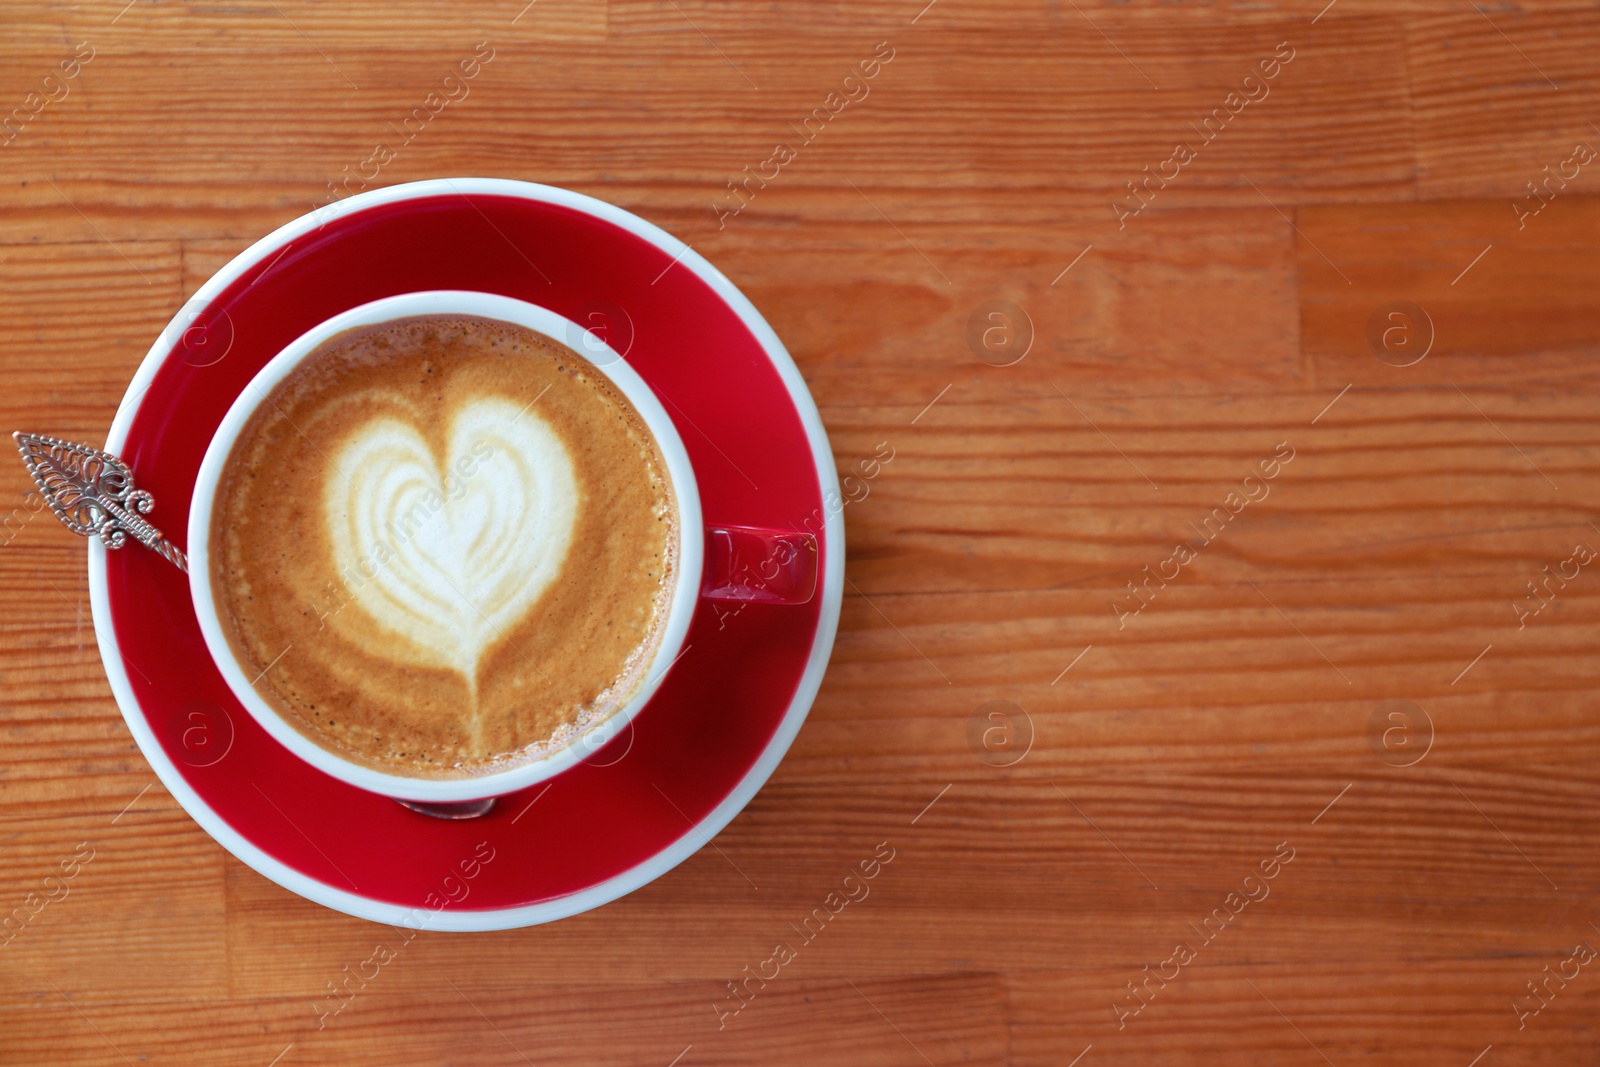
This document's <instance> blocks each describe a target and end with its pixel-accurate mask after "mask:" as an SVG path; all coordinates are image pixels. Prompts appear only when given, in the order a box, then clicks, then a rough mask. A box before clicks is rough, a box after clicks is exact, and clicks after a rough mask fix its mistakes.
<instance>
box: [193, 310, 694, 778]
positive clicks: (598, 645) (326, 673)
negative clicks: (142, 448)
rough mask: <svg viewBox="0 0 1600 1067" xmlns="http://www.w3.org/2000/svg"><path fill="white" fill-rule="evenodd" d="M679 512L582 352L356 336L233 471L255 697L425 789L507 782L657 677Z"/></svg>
mask: <svg viewBox="0 0 1600 1067" xmlns="http://www.w3.org/2000/svg"><path fill="white" fill-rule="evenodd" d="M676 543H677V516H676V514H675V511H674V509H673V504H672V494H671V488H670V484H669V482H668V479H667V474H666V466H665V463H664V462H663V460H662V457H661V454H660V451H659V449H658V448H657V446H656V443H655V439H654V437H653V436H652V435H651V433H650V431H649V429H648V428H647V427H646V426H645V424H644V422H643V420H642V419H641V418H640V417H639V415H638V413H637V412H636V411H635V410H634V408H633V406H632V404H631V403H629V401H628V400H627V398H626V397H624V396H623V395H622V393H621V392H620V391H619V390H618V389H617V388H616V387H615V386H614V385H612V383H611V382H610V380H609V379H607V378H606V377H605V376H604V375H603V374H601V373H600V372H599V371H598V370H596V369H595V368H594V367H593V366H592V365H591V364H589V363H588V362H587V361H586V360H584V359H583V358H582V357H581V356H579V355H578V354H576V353H574V352H573V351H571V350H570V349H568V348H566V347H565V346H563V345H560V344H557V343H556V342H554V341H551V340H550V339H548V338H545V337H543V336H541V335H539V334H537V333H534V332H533V331H531V330H526V329H523V328H521V327H517V326H512V325H510V324H506V323H501V322H494V321H489V320H484V319H476V318H471V317H466V316H423V317H417V318H411V319H402V320H397V321H394V322H389V323H384V324H380V325H378V326H372V327H362V328H359V329H356V330H352V331H349V332H347V333H344V334H341V335H339V336H338V337H335V338H333V339H332V340H330V341H328V342H326V343H324V345H323V346H322V347H321V348H320V349H319V350H318V351H316V352H314V353H312V354H311V355H310V356H308V357H307V358H306V359H305V360H304V361H303V362H302V363H301V364H300V366H299V367H297V368H296V369H295V370H294V371H293V372H292V373H291V374H290V375H289V376H288V377H287V378H286V379H285V380H284V381H283V382H282V383H280V384H279V385H278V386H277V388H276V389H274V390H273V392H272V393H271V395H270V396H269V397H268V398H267V400H266V401H265V402H264V403H262V404H261V406H260V407H259V408H258V409H257V411H256V413H255V414H254V415H253V416H252V417H251V419H250V421H249V422H248V423H247V424H246V426H245V428H244V431H243V432H242V433H241V435H240V437H239V440H238V442H237V443H236V444H235V445H234V448H233V451H232V453H231V454H230V455H229V457H228V460H227V462H226V464H225V465H224V471H223V476H222V481H221V484H220V486H219V489H218V495H217V504H216V508H215V511H214V516H213V526H212V530H211V570H212V573H211V579H212V586H213V589H214V590H215V591H216V595H217V597H218V599H219V608H220V609H221V610H220V611H219V614H220V615H221V616H222V619H223V625H224V628H225V629H226V630H227V631H228V640H229V643H230V644H231V645H232V647H233V649H234V652H235V654H236V655H237V656H238V658H239V660H240V662H241V663H242V664H243V666H244V668H245V670H246V673H247V674H248V675H250V676H252V677H255V676H257V675H259V676H260V677H259V679H258V680H257V681H256V682H255V688H256V689H257V691H258V692H260V693H261V695H262V696H263V697H264V698H265V699H266V700H267V701H268V703H270V704H271V705H272V706H273V707H274V708H276V709H277V710H278V711H279V713H280V714H282V715H283V716H284V717H285V718H286V719H287V720H288V721H289V722H291V723H292V724H293V725H294V726H295V727H296V728H297V729H299V730H300V731H301V732H302V733H304V734H306V735H307V736H308V737H310V738H311V739H312V740H314V741H316V742H317V743H319V744H321V745H322V746H323V747H325V748H328V749H331V750H333V751H335V752H337V753H338V754H340V755H342V756H344V757H346V758H348V759H351V760H353V761H355V762H357V763H361V764H363V765H366V766H369V767H373V768H376V769H378V770H383V771H387V772H389V773H393V774H402V775H408V776H412V777H426V778H453V777H466V776H471V775H474V774H482V773H487V772H491V771H497V770H503V769H505V768H506V767H508V766H511V765H514V764H516V763H518V762H522V761H524V760H527V759H530V758H534V757H537V756H539V755H542V754H545V753H546V752H548V751H549V750H551V749H552V748H556V747H560V746H561V745H563V744H565V743H567V742H568V741H569V740H570V738H571V735H572V733H573V732H574V731H576V730H582V729H585V728H587V727H588V726H590V725H592V724H594V723H596V722H599V721H600V720H602V719H604V718H605V717H606V716H608V715H610V714H611V713H613V712H614V711H616V710H617V709H618V708H620V707H621V706H622V705H623V704H625V703H626V702H627V701H628V700H629V699H630V698H631V697H632V696H633V695H634V693H635V692H636V691H637V689H638V687H639V685H640V684H641V683H642V681H643V674H644V670H645V668H646V667H647V665H648V661H649V659H650V657H651V656H652V654H653V653H654V651H655V648H656V646H657V643H658V641H659V638H660V630H661V627H662V624H663V622H664V620H665V617H666V614H667V608H668V600H669V598H670V596H671V590H672V584H673V581H674V577H675V570H676V565H677V560H676V558H675V555H674V546H675V545H676Z"/></svg>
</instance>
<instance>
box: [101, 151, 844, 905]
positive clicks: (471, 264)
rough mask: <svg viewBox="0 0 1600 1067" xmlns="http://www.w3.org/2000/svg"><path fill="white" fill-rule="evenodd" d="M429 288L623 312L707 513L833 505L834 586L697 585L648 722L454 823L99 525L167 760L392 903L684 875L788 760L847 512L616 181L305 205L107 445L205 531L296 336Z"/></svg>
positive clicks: (184, 334)
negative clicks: (281, 720)
mask: <svg viewBox="0 0 1600 1067" xmlns="http://www.w3.org/2000/svg"><path fill="white" fill-rule="evenodd" d="M423 289H476V290H482V291H485V292H492V293H501V294H504V295H507V296H512V297H516V298H519V299H522V300H527V301H529V302H531V303H535V304H539V305H541V306H544V307H547V308H550V309H551V310H553V311H556V312H559V313H560V314H562V315H564V316H566V317H567V318H569V319H572V320H575V321H578V322H580V323H584V324H591V323H592V324H595V325H596V328H597V329H599V328H600V327H601V326H604V327H605V328H606V329H608V330H609V331H611V332H610V333H609V335H608V336H607V338H606V339H607V340H608V341H609V342H610V343H611V344H612V346H613V347H615V348H617V349H618V350H619V351H625V355H626V358H627V360H628V362H629V363H630V364H631V365H632V366H633V367H634V369H636V370H637V371H638V372H639V373H640V375H642V376H643V377H644V378H645V380H646V381H647V382H649V384H650V385H651V387H652V388H653V389H654V390H655V391H656V393H657V395H658V396H660V397H661V399H662V401H663V402H664V406H665V407H666V408H667V410H668V412H669V413H671V415H672V416H673V419H674V421H675V422H676V424H677V428H678V432H679V433H680V435H681V436H682V437H683V441H684V444H685V445H686V446H687V448H688V450H689V456H690V459H691V461H692V462H693V465H694V470H695V477H696V478H697V479H698V481H699V487H700V494H701V499H702V503H703V508H704V514H705V521H706V523H707V524H708V525H710V524H731V525H744V526H765V527H773V528H778V529H790V528H800V527H804V526H805V524H806V522H807V520H810V528H811V529H813V530H816V531H817V532H818V533H819V535H820V540H821V542H822V545H821V550H822V561H821V566H820V568H819V569H820V573H821V574H822V575H823V580H822V583H821V587H820V589H819V592H818V595H817V596H816V597H815V598H813V600H812V601H811V602H810V603H809V604H806V605H802V606H776V605H770V604H750V605H748V606H745V607H743V609H742V610H741V611H739V612H738V614H737V615H736V616H730V617H726V618H724V619H722V620H720V621H719V618H718V614H717V613H716V612H715V611H713V610H712V607H711V605H710V604H709V603H706V602H702V603H701V605H700V610H699V611H698V613H697V614H696V616H695V619H694V624H693V626H692V627H691V629H690V631H689V636H688V639H687V646H686V651H685V653H684V654H683V655H682V657H681V658H680V660H679V661H678V663H677V665H676V667H675V668H674V669H673V671H672V673H671V674H670V675H669V676H668V678H667V680H666V682H665V683H664V684H663V686H662V687H661V689H660V691H659V692H658V693H657V694H656V696H655V697H654V698H653V699H652V700H651V702H650V703H649V705H648V706H646V708H645V709H644V710H643V711H642V712H641V713H640V714H639V716H638V718H637V719H636V720H635V722H634V724H633V727H632V730H631V733H624V734H623V736H622V737H620V738H619V739H618V740H617V741H616V742H614V743H613V744H612V745H611V746H609V747H607V748H605V749H602V750H600V751H599V752H598V753H596V754H595V755H594V756H593V757H591V758H590V759H589V760H588V761H586V762H585V763H582V764H580V765H578V766H577V767H575V768H573V769H572V770H570V771H568V772H566V773H565V774H562V775H561V776H559V777H557V778H555V779H552V780H551V781H549V782H545V783H541V784H540V785H537V786H534V787H532V788H530V789H529V790H527V791H525V792H523V793H517V794H512V795H510V796H507V797H503V798H501V800H500V802H499V803H498V805H497V806H496V808H495V809H494V811H493V812H492V813H490V814H489V815H488V816H486V817H483V818H479V819H472V820H463V821H455V822H452V821H445V820H439V819H433V818H429V817H426V816H423V815H419V814H417V813H415V812H412V811H409V810H407V809H405V808H403V807H401V806H400V805H399V804H397V803H395V802H394V801H392V800H389V799H386V798H384V797H380V796H376V795H374V794H371V793H367V792H364V791H362V790H359V789H356V788H354V787H352V786H348V785H345V784H343V783H341V782H339V781H337V780H335V779H333V778H330V777H328V776H327V775H324V774H323V773H321V772H320V771H317V770H315V769H314V768H312V767H311V766H309V765H308V764H306V763H304V762H302V761H301V760H299V759H297V758H296V757H294V756H292V755H291V754H290V753H289V752H288V751H287V750H286V749H284V748H283V747H281V746H280V745H279V744H278V743H277V742H275V741H274V740H272V739H271V738H270V737H269V736H268V735H267V734H266V733H265V732H264V731H263V730H262V729H261V728H260V727H259V726H258V725H257V724H256V722H255V721H254V720H253V719H252V718H251V717H250V715H249V714H248V713H247V712H246V711H245V710H244V709H243V708H242V707H241V706H240V705H239V704H238V702H237V701H236V700H235V698H234V697H233V695H232V694H231V692H230V691H229V689H228V687H227V685H226V684H225V683H224V682H223V679H222V677H221V675H220V674H219V673H218V672H217V670H216V668H215V666H214V664H213V663H212V661H211V659H210V657H209V655H208V654H207V651H206V647H205V644H204V642H203V640H202V639H201V636H200V631H199V628H198V625H197V623H196V621H195V616H194V611H193V609H192V607H191V606H190V599H189V587H188V583H187V581H186V580H185V578H184V576H183V575H182V574H181V573H180V572H179V571H177V570H176V569H175V568H173V567H172V566H171V565H169V564H168V563H167V562H166V561H164V560H162V559H161V558H160V557H158V556H156V555H154V554H153V553H150V552H145V551H142V550H140V549H138V548H137V546H134V547H131V548H127V549H123V550H121V551H117V552H107V551H106V550H105V549H104V548H102V547H101V546H100V545H99V544H98V542H91V549H90V561H89V569H90V585H91V593H92V595H93V597H94V610H95V614H96V616H97V618H98V619H99V621H100V622H101V623H102V625H100V626H99V627H97V630H98V631H99V632H100V638H101V649H102V655H103V658H104V659H105V661H106V667H107V674H108V676H109V677H110V679H111V682H112V687H113V690H114V691H115V692H116V695H117V698H118V702H119V704H120V705H121V707H122V711H123V714H124V716H125V717H126V718H127V720H128V724H129V726H130V728H131V729H132V730H133V733H134V736H135V737H136V738H137V739H138V740H139V743H140V746H141V748H143V750H144V752H145V754H146V756H147V757H148V758H149V759H150V761H151V764H152V766H154V767H155V769H156V771H157V773H158V774H160V776H161V778H162V780H163V781H164V783H165V784H166V785H167V787H168V788H169V789H170V790H171V791H172V792H173V794H174V795H175V796H176V797H177V798H178V799H179V801H180V802H181V803H183V805H184V807H185V808H186V809H187V810H188V811H189V812H190V814H191V815H193V816H194V817H195V819H196V820H197V821H198V822H200V823H201V825H202V826H204V827H205V828H206V829H207V830H208V831H209V832H210V833H211V834H212V835H213V836H214V837H216V838H217V839H218V840H219V841H220V842H221V843H222V844H223V845H225V846H226V847H228V848H229V850H230V851H232V852H234V853H235V854H236V855H238V856H239V857H240V858H241V859H242V860H244V861H245V862H246V863H249V864H250V865H251V866H253V867H255V868H256V869H257V870H259V871H261V872H262V873H263V874H265V875H266V876H268V877H270V878H272V879H273V880H275V881H277V882H279V883H280V884H283V885H285V886H286V887H288V888H290V889H292V890H294V891H295V892H298V893H301V894H302V895H305V896H308V897H310V898H312V899H314V900H317V901H319V902H321V903H324V904H327V905H329V906H331V907H335V908H338V909H340V910H342V911H347V912H350V913H351V914H356V915H361V916H364V917H366V918H371V919H376V920H378V921H383V922H390V923H397V922H402V921H404V922H409V923H410V925H413V926H417V925H426V926H429V927H431V928H437V929H490V928H498V927H507V926H519V925H527V924H529V923H534V922H541V921H546V920H548V919H551V918H558V917H560V916H562V915H568V914H573V913H575V912H577V911H582V910H585V909H586V908H589V907H594V906H596V905H598V904H600V903H604V902H605V901H607V900H610V899H613V898H615V897H617V896H620V895H622V894H623V893H625V892H628V891H630V890H632V889H634V888H637V887H638V886H639V885H642V884H644V883H645V882H647V881H649V880H650V879H651V878H654V877H657V876H659V875H660V874H662V873H664V872H665V871H666V870H668V869H670V867H672V866H673V865H675V864H676V863H678V862H681V861H682V860H683V859H684V858H686V857H687V856H688V855H690V854H691V853H692V852H693V851H694V850H695V849H697V848H698V847H700V846H701V845H703V844H704V843H705V842H706V841H707V840H709V837H710V835H711V834H713V833H715V832H716V831H717V830H720V829H721V827H722V826H723V825H725V824H726V823H727V822H728V821H729V820H730V819H731V818H732V817H733V815H735V814H737V812H738V810H739V809H740V808H742V807H743V805H744V804H745V803H746V802H748V800H749V799H750V797H751V796H753V795H754V793H755V792H756V790H757V789H759V788H760V786H761V784H762V782H764V781H765V780H766V778H767V776H768V775H770V773H771V771H772V769H773V768H774V767H775V766H776V765H777V762H778V760H779V759H780V758H781V757H782V755H783V752H784V751H785V750H786V749H787V747H788V744H789V742H790V741H791V740H792V739H793V737H794V734H795V733H796V732H797V731H798V729H799V726H800V723H801V722H802V721H803V719H804V717H805V713H806V711H807V710H808V709H809V707H810V703H811V700H812V698H813V697H814V696H815V693H816V688H817V685H818V684H820V680H821V672H822V668H823V667H824V666H825V665H826V660H827V656H828V652H829V649H830V648H831V645H832V640H833V634H834V630H835V627H836V625H837V619H838V610H839V603H840V598H841V593H842V589H841V586H842V581H843V559H842V525H841V524H840V521H839V518H838V514H837V510H836V508H829V507H827V506H826V505H825V504H824V492H826V491H830V490H831V491H832V493H833V494H834V495H832V497H831V499H832V500H834V501H837V500H838V497H837V482H836V479H835V475H834V471H833V464H832V458H831V453H830V451H829V449H828V446H827V441H826V438H825V436H823V433H822V427H821V422H820V420H818V418H817V415H816V409H815V406H814V405H813V404H812V402H811V398H810V396H809V394H808V393H806V391H805V387H804V384H803V382H802V381H801V379H800V377H799V374H798V372H797V371H796V370H795V368H794V364H793V362H792V361H791V360H790V359H789V356H788V354H787V353H786V352H785V351H784V350H783V347H782V345H781V344H780V343H779V342H778V340H777V337H776V336H775V335H774V334H773V333H772V331H771V329H770V328H769V327H768V326H767V324H766V323H765V322H764V321H763V320H762V319H761V317H760V315H759V314H758V313H757V312H756V311H755V309H754V308H753V307H752V306H751V305H750V304H749V302H748V301H747V300H745V299H744V298H743V296H742V295H740V294H739V293H738V291H737V290H736V289H734V287H733V286H732V285H731V283H729V282H728V281H727V279H726V278H724V277H723V276H722V275H721V274H720V273H718V272H717V271H716V270H715V268H713V267H711V266H710V265H709V264H707V263H706V262H705V261H704V260H703V259H701V258H700V257H699V256H698V255H697V254H695V253H694V252H692V251H689V250H688V249H687V248H686V246H684V245H683V244H682V243H681V242H679V241H677V240H676V239H674V238H672V237H670V236H669V235H667V234H665V233H664V232H662V231H660V230H658V229H656V228H655V227H654V226H651V225H650V224H648V223H645V222H643V221H642V220H640V219H638V218H636V217H635V216H632V215H629V214H627V213H626V212H622V211H621V210H620V209H617V208H614V207H611V206H609V205H605V204H602V203H601V202H599V201H595V200H591V199H590V198H587V197H582V196H578V195H577V194H573V193H568V192H565V191H562V190H556V189H550V188H548V187H544V186H535V185H527V184H524V183H517V182H503V181H493V180H486V179H455V180H453V181H440V182H422V183H415V184H413V185H410V186H399V187H395V188H392V189H386V190H382V191H380V192H377V193H372V194H364V195H363V196H359V197H354V198H351V199H350V200H348V201H344V202H342V203H340V204H338V205H335V206H334V207H333V208H329V209H325V210H324V212H323V213H321V214H320V215H317V216H308V217H306V218H304V219H301V220H297V221H296V222H294V223H291V224H290V225H288V226H286V227H284V228H283V229H281V230H279V231H278V232H277V233H275V234H273V235H271V236H270V237H268V238H266V239H264V240H263V241H261V242H259V243H258V244H256V245H255V246H253V247H252V248H250V249H249V250H248V251H246V252H245V253H244V254H242V255H241V256H240V257H239V258H238V259H237V260H235V261H234V263H232V264H230V265H229V266H228V267H227V268H224V270H223V271H222V272H220V273H219V274H218V276H217V277H216V278H213V279H212V280H211V282H208V283H207V286H206V287H204V288H202V290H201V291H200V293H198V294H196V299H195V300H194V301H191V303H190V306H189V309H188V311H187V312H186V313H183V314H181V315H180V317H179V319H178V320H174V323H173V324H172V325H171V326H169V327H168V329H167V331H166V332H165V333H163V335H162V339H161V341H159V342H158V343H157V345H156V347H155V348H153V349H152V350H151V354H150V356H149V357H148V358H147V359H146V361H145V365H144V366H143V367H142V368H141V369H140V372H139V374H138V375H137V376H136V378H135V379H134V382H133V384H132V386H131V387H130V389H129V392H128V396H127V397H126V398H125V399H124V401H123V405H122V408H121V410H119V412H118V415H117V420H116V422H115V423H114V425H113V427H112V433H111V439H110V440H109V441H108V442H107V449H108V451H111V452H114V453H115V454H117V455H120V456H121V457H122V458H123V459H124V460H125V461H127V463H128V464H129V465H130V466H131V467H132V468H133V470H134V471H135V472H136V474H137V478H138V484H139V486H140V487H141V488H143V489H147V490H149V491H150V492H151V493H152V494H154V496H155V499H156V502H157V506H156V510H155V511H154V512H153V513H152V514H151V519H152V521H154V522H155V523H156V524H157V525H158V526H161V527H162V528H163V529H164V530H165V531H166V533H167V535H168V536H169V537H170V538H172V539H173V540H174V541H175V542H176V543H177V544H178V545H179V546H180V547H185V548H186V547H187V540H188V538H187V532H186V531H185V530H184V529H183V528H182V527H183V522H182V517H183V516H185V515H187V513H188V508H189V497H190V493H191V490H192V488H193V485H194V480H195V474H196V471H197V470H198V468H199V465H200V460H201V457H202V456H203V455H204V453H205V450H206V445H207V444H208V442H209V441H210V439H211V435H212V433H213V431H214V430H215V429H216V426H217V424H218V423H219V422H220V421H221V419H222V417H223V415H224V413H225V412H226V411H227V410H228V407H229V406H230V405H231V404H232V402H233V400H234V398H235V397H236V396H237V395H238V394H239V393H240V391H242V390H243V388H244V387H245V385H246V384H247V383H248V382H249V381H250V379H251V377H252V376H254V375H255V373H256V372H257V371H258V370H259V369H260V368H261V367H262V366H263V365H264V364H265V363H266V362H267V361H268V360H269V359H271V358H272V357H273V356H274V355H275V354H277V352H278V351H279V350H280V349H281V348H283V347H284V346H285V345H287V344H288V343H289V342H290V341H292V340H294V339H295V338H296V337H298V336H299V335H300V334H301V333H303V332H304V331H305V330H307V329H309V328H310V327H312V326H314V325H316V324H317V323H319V322H321V321H322V320H324V319H327V318H329V317H330V316H332V315H335V314H337V313H339V312H341V311H344V310H346V309H348V308H351V307H354V306H356V305H358V304H364V303H366V302H368V301H371V300H375V299H378V298H380V297H385V296H391V295H395V294H398V293H405V292H411V291H416V290H423ZM180 320H181V321H180ZM625 334H631V340H629V339H628V338H627V337H626V336H624V335H625ZM563 340H566V341H567V342H568V343H569V344H570V343H573V339H563ZM723 613H724V615H726V606H723ZM107 620H109V622H110V626H109V627H107V626H105V625H104V623H105V622H106V621H107ZM485 857H488V858H487V859H485ZM413 909H416V910H413Z"/></svg>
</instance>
